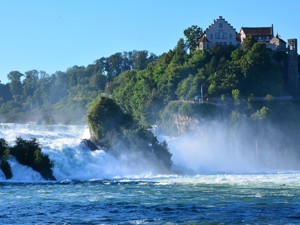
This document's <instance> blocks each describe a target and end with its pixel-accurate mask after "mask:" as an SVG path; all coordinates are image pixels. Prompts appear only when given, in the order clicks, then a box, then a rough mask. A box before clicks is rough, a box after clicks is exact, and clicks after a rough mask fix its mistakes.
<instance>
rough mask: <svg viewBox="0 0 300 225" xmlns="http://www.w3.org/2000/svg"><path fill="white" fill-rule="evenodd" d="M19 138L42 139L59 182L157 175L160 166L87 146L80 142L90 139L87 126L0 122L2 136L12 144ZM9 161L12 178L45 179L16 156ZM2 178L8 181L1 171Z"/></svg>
mask: <svg viewBox="0 0 300 225" xmlns="http://www.w3.org/2000/svg"><path fill="white" fill-rule="evenodd" d="M17 137H21V138H23V139H31V138H36V139H37V140H38V141H39V143H40V144H41V147H42V152H43V153H45V154H47V155H48V156H49V158H50V160H51V161H52V162H53V164H54V167H53V175H54V177H55V178H56V179H57V180H59V181H64V180H93V179H96V180H97V179H106V178H116V177H151V176H155V175H158V174H157V168H155V167H154V166H153V165H149V164H145V163H144V162H143V159H142V158H141V159H139V162H132V161H131V160H130V159H129V158H128V157H126V156H123V157H122V158H121V159H119V160H117V159H115V158H114V157H113V156H111V155H110V154H108V153H106V152H104V151H103V150H97V151H90V150H89V149H86V146H84V145H82V144H81V141H82V139H88V138H89V132H88V127H87V126H72V125H51V126H45V125H32V124H27V125H21V124H0V138H4V139H5V140H6V141H7V142H8V144H9V145H10V146H13V145H14V141H15V140H16V138H17ZM9 163H10V165H11V167H12V172H13V178H12V179H11V180H10V181H12V182H29V181H32V182H36V181H43V179H42V177H41V176H40V174H39V173H37V172H35V171H33V170H32V169H31V168H28V167H26V166H23V165H20V164H19V163H17V162H16V160H15V159H13V158H12V159H9ZM1 180H5V178H4V174H3V173H2V171H0V181H1Z"/></svg>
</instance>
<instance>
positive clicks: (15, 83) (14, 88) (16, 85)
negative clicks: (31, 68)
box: [7, 71, 24, 100]
mask: <svg viewBox="0 0 300 225" xmlns="http://www.w3.org/2000/svg"><path fill="white" fill-rule="evenodd" d="M23 76H24V74H22V73H20V72H19V71H11V72H10V73H9V74H8V75H7V78H8V80H9V81H10V84H9V85H10V92H11V93H12V96H13V98H14V99H15V100H20V98H21V96H22V83H21V77H23Z"/></svg>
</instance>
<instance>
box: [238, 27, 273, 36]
mask: <svg viewBox="0 0 300 225" xmlns="http://www.w3.org/2000/svg"><path fill="white" fill-rule="evenodd" d="M241 30H243V31H244V33H245V34H246V36H250V35H251V36H273V27H242V28H241Z"/></svg>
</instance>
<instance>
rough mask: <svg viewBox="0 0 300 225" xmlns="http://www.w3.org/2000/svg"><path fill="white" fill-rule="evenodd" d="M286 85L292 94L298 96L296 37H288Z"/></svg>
mask: <svg viewBox="0 0 300 225" xmlns="http://www.w3.org/2000/svg"><path fill="white" fill-rule="evenodd" d="M288 85H289V89H290V90H291V92H292V94H293V95H295V96H299V94H300V90H299V73H298V52H297V39H288Z"/></svg>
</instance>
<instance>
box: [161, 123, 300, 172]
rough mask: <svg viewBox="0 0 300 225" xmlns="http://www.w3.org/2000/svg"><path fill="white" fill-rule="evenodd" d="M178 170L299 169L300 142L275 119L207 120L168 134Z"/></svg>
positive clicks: (251, 170) (175, 166)
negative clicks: (235, 122) (287, 134)
mask: <svg viewBox="0 0 300 225" xmlns="http://www.w3.org/2000/svg"><path fill="white" fill-rule="evenodd" d="M165 139H166V140H167V142H168V146H169V149H170V152H171V153H172V155H173V156H172V160H173V164H174V170H176V171H179V172H180V173H183V174H199V173H220V172H221V173H253V172H254V173H256V172H258V173H260V172H274V171H282V170H285V171H286V170H298V169H300V168H299V153H298V152H297V146H291V145H293V143H289V142H287V141H286V137H285V134H284V132H283V131H281V130H280V129H278V127H275V126H274V125H272V124H271V123H263V124H260V125H257V124H255V125H254V124H253V122H250V121H247V120H245V121H241V123H240V124H239V125H238V126H233V125H232V124H229V123H227V122H224V121H207V122H205V123H203V124H201V126H200V125H198V126H197V127H196V129H193V131H191V132H186V133H183V134H181V135H179V136H177V137H165Z"/></svg>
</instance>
